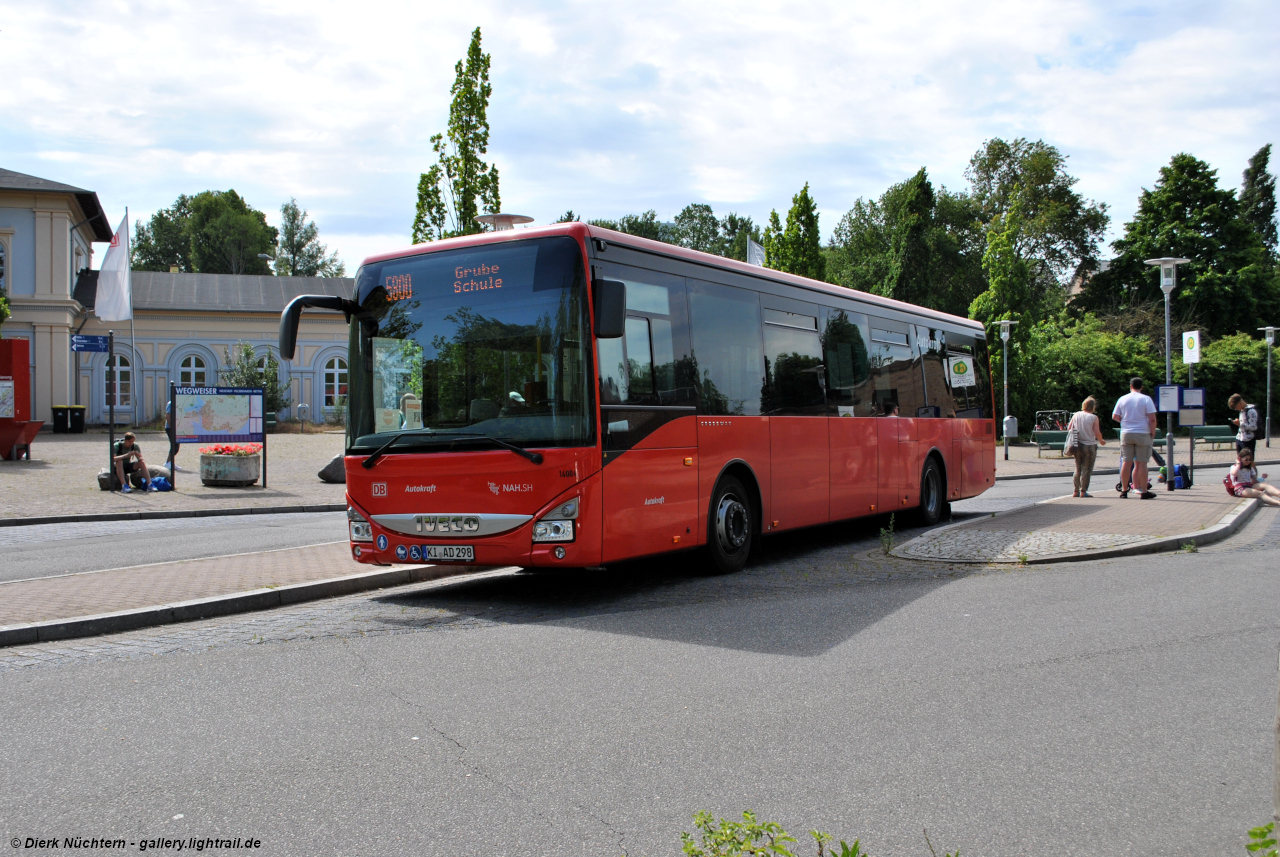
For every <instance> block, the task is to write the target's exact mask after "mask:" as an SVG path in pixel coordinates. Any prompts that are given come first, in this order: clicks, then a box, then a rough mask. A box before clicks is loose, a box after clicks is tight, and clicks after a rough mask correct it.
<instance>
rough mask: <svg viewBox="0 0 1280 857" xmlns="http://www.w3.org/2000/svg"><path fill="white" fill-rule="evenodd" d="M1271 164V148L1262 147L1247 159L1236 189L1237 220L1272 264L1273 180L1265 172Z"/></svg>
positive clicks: (1273, 239) (1273, 252)
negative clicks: (1251, 233)
mask: <svg viewBox="0 0 1280 857" xmlns="http://www.w3.org/2000/svg"><path fill="white" fill-rule="evenodd" d="M1270 161H1271V144H1270V143H1268V144H1267V145H1265V146H1263V147H1262V148H1261V149H1259V150H1258V151H1257V152H1255V153H1254V155H1253V157H1252V158H1250V159H1249V167H1248V168H1247V169H1246V170H1245V171H1244V186H1243V187H1242V188H1241V189H1240V216H1241V217H1242V218H1244V220H1245V222H1246V223H1248V224H1249V225H1250V226H1252V227H1253V229H1254V231H1255V232H1257V233H1258V237H1259V238H1261V239H1262V246H1263V247H1265V248H1266V250H1267V254H1268V255H1269V256H1270V258H1271V260H1272V261H1275V257H1276V177H1275V176H1273V175H1271V173H1269V172H1268V171H1267V167H1268V165H1269V162H1270Z"/></svg>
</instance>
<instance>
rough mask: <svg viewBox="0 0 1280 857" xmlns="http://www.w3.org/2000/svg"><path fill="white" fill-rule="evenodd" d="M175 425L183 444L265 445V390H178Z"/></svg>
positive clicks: (210, 388) (222, 388) (174, 410)
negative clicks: (263, 391)
mask: <svg viewBox="0 0 1280 857" xmlns="http://www.w3.org/2000/svg"><path fill="white" fill-rule="evenodd" d="M173 412H174V417H175V419H174V425H175V428H176V431H177V438H178V442H179V443H210V442H213V443H245V442H248V443H262V441H263V436H262V434H263V426H262V390H261V389H259V388H245V387H175V388H174V402H173Z"/></svg>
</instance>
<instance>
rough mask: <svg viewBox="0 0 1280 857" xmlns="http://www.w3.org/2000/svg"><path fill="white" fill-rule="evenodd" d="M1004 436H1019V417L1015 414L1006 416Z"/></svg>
mask: <svg viewBox="0 0 1280 857" xmlns="http://www.w3.org/2000/svg"><path fill="white" fill-rule="evenodd" d="M1004 436H1005V437H1006V438H1016V437H1017V436H1018V418H1017V417H1015V416H1014V415H1013V414H1009V416H1007V417H1005V418H1004Z"/></svg>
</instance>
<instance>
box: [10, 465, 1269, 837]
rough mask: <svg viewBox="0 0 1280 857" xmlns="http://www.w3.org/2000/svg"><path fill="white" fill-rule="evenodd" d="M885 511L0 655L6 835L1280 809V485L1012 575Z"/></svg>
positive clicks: (619, 827)
mask: <svg viewBox="0 0 1280 857" xmlns="http://www.w3.org/2000/svg"><path fill="white" fill-rule="evenodd" d="M1008 485H1009V490H1010V491H1011V492H1027V493H1023V494H1022V496H1023V497H1032V496H1036V495H1035V493H1034V492H1036V491H1037V490H1042V489H1046V488H1052V487H1053V486H1043V485H1042V486H1040V487H1039V489H1037V488H1036V487H1035V483H1034V482H1033V484H1032V485H1031V486H1027V485H1025V484H1020V483H1009V484H1008ZM1003 488H1004V486H1003V485H1002V486H1001V488H998V489H996V491H993V492H992V493H991V494H990V495H988V496H987V497H986V498H983V499H984V500H986V501H988V502H994V501H996V500H999V499H1001V493H1003V492H1002V489H1003ZM1056 493H1061V492H1060V491H1057V492H1056ZM1050 496H1052V495H1050ZM1006 499H1012V498H1006ZM877 523H878V522H872V523H870V524H864V525H843V526H834V527H828V528H822V529H819V530H813V531H808V532H806V533H801V534H794V535H788V536H782V537H779V538H776V539H774V540H772V541H771V542H769V543H768V545H769V547H768V550H767V552H766V556H765V558H764V560H763V561H761V562H758V563H756V564H754V565H752V566H750V567H749V568H748V569H747V571H746V572H744V573H742V574H739V575H735V576H731V577H710V578H708V577H703V576H700V575H699V571H700V570H701V565H700V563H699V562H698V561H697V560H696V559H694V558H686V559H683V560H680V561H674V562H673V561H670V560H666V561H663V562H654V563H635V564H631V565H629V566H625V567H618V568H614V569H611V570H610V572H609V573H608V574H599V573H597V574H589V573H580V574H567V575H565V574H526V573H519V572H510V571H500V572H491V573H487V574H480V575H475V576H472V577H468V578H463V579H456V580H449V581H441V582H435V583H429V584H420V585H415V586H412V587H407V588H403V589H398V590H394V591H390V592H386V593H382V594H377V595H361V596H352V597H349V598H344V599H337V600H334V601H329V602H322V603H319V604H312V605H301V606H299V607H296V608H290V609H287V610H280V611H272V612H271V613H267V614H253V615H248V616H242V617H235V618H232V619H227V620H218V621H211V622H205V623H193V624H191V625H184V626H175V627H172V628H168V629H155V630H153V631H149V632H135V633H132V634H125V635H118V636H116V637H112V638H102V639H98V640H90V641H82V642H78V643H76V644H62V645H58V644H46V645H42V646H37V647H30V648H28V649H24V650H21V651H10V650H4V651H3V652H0V717H2V718H3V722H4V723H5V740H4V742H3V743H0V747H3V750H2V751H0V757H2V758H3V764H2V765H0V829H2V831H3V837H4V841H8V840H10V839H11V838H12V837H19V838H25V837H27V836H41V835H46V836H47V835H56V836H59V837H61V836H73V835H82V836H89V835H98V836H104V835H113V836H114V835H119V836H122V837H125V838H126V839H127V841H129V842H134V843H136V842H139V841H141V840H142V839H144V838H156V837H176V838H185V837H189V836H200V837H203V836H224V837H226V836H253V837H257V838H259V839H261V840H262V847H261V848H260V849H258V851H257V852H256V853H262V854H378V855H383V854H398V853H413V854H450V855H453V854H486V855H494V854H539V855H541V854H592V855H616V854H620V853H626V854H678V853H680V845H679V833H680V831H681V830H689V829H691V820H690V817H691V815H692V814H693V812H694V811H696V810H698V809H708V810H710V811H712V812H714V813H716V814H717V815H722V816H734V815H737V814H739V813H740V812H741V811H742V810H744V809H751V810H753V811H755V812H756V813H757V814H758V815H759V816H760V817H762V818H767V819H771V820H776V821H778V822H780V823H782V824H783V826H785V827H786V828H787V829H788V830H789V831H791V832H792V833H793V834H796V835H798V836H804V835H805V831H807V830H808V829H810V828H818V829H823V830H828V831H830V832H831V833H833V834H836V835H837V836H838V837H841V838H844V839H847V840H849V841H852V839H853V838H854V837H861V839H862V843H863V845H864V846H865V847H866V849H867V851H868V853H870V854H872V855H876V857H882V855H923V854H927V853H928V849H927V848H926V846H925V842H924V839H923V836H922V833H921V831H922V828H928V831H929V837H930V839H931V840H932V842H933V844H934V846H935V847H937V848H938V849H939V850H938V853H939V854H941V853H942V849H943V848H945V849H948V850H954V849H956V848H959V849H961V852H962V853H963V854H965V855H966V857H968V855H1027V854H1039V853H1045V854H1047V853H1060V854H1067V855H1073V854H1079V855H1111V854H1117V855H1119V854H1125V855H1128V854H1160V855H1173V854H1188V855H1191V854H1195V855H1203V854H1211V853H1212V854H1216V853H1231V852H1236V851H1241V850H1242V846H1243V842H1244V837H1245V831H1246V830H1247V829H1248V828H1249V827H1251V826H1254V825H1257V824H1259V823H1262V822H1264V821H1265V820H1266V819H1267V818H1269V816H1270V798H1271V783H1270V774H1271V748H1272V733H1271V727H1272V722H1273V718H1274V716H1275V705H1276V666H1277V659H1276V655H1277V652H1276V640H1277V634H1278V632H1280V627H1278V626H1280V622H1278V621H1277V617H1276V614H1275V604H1276V599H1277V597H1278V596H1280V576H1277V574H1276V572H1275V569H1276V568H1277V561H1278V560H1280V521H1278V520H1277V517H1276V513H1275V512H1274V511H1272V510H1264V511H1263V512H1261V513H1259V515H1258V516H1256V517H1255V518H1254V519H1253V521H1251V522H1250V523H1249V524H1248V525H1247V527H1246V528H1245V529H1244V530H1243V531H1242V532H1241V533H1240V534H1239V535H1238V536H1237V537H1236V538H1235V539H1233V540H1232V541H1231V542H1229V543H1225V544H1223V545H1219V546H1215V547H1213V548H1208V549H1205V550H1202V551H1201V552H1200V553H1198V554H1176V555H1160V556H1152V557H1143V558H1138V559H1126V560H1109V561H1103V562H1097V563H1073V564H1064V565H1061V566H1038V567H1032V568H1027V569H1019V570H999V571H974V570H972V569H967V568H957V569H949V568H948V567H946V566H945V565H936V564H924V563H909V562H905V561H902V560H896V559H887V558H885V557H884V556H883V554H881V553H879V551H878V547H879V545H878V539H877V538H876V536H877ZM135 847H136V846H131V847H130V850H133V848H135ZM27 851H29V852H30V853H41V852H40V851H39V850H38V849H24V852H27ZM44 853H52V852H44ZM87 853H94V852H92V851H88V852H87ZM215 853H216V852H215ZM797 853H809V854H812V853H814V851H813V849H812V848H811V847H810V846H809V845H807V844H805V843H803V842H802V843H801V845H800V846H799V848H798V849H797Z"/></svg>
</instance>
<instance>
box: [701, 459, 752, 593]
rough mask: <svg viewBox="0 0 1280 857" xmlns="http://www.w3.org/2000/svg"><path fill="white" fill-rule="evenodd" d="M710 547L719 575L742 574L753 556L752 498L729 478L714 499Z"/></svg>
mask: <svg viewBox="0 0 1280 857" xmlns="http://www.w3.org/2000/svg"><path fill="white" fill-rule="evenodd" d="M707 529H708V530H709V532H708V533H707V546H708V548H709V549H710V551H711V560H712V563H713V564H714V565H715V571H716V572H717V573H719V574H732V573H734V572H737V571H741V570H742V569H743V567H744V566H745V565H746V564H747V557H748V556H749V555H750V554H751V539H752V537H753V535H754V533H755V522H754V521H752V520H751V498H750V496H749V495H748V494H747V492H746V489H745V488H743V486H742V483H741V482H739V481H738V480H737V479H735V478H734V477H732V476H726V477H724V478H723V479H721V480H720V483H719V484H718V485H716V490H715V493H714V494H712V495H711V509H710V515H708V520H707Z"/></svg>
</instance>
